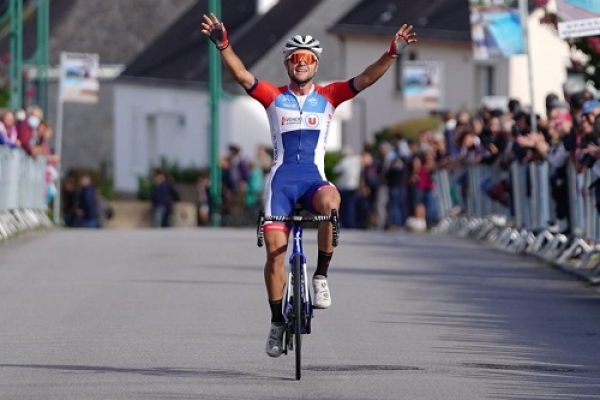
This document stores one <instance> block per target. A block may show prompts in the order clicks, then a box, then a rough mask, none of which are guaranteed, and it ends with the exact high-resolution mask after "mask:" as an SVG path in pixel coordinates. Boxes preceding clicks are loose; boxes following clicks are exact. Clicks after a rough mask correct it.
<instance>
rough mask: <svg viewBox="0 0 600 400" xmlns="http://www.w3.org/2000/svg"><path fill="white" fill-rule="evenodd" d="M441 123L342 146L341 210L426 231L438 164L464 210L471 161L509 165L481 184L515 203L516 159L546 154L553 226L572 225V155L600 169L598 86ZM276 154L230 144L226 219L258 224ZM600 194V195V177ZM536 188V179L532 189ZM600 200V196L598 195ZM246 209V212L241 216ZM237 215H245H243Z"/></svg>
mask: <svg viewBox="0 0 600 400" xmlns="http://www.w3.org/2000/svg"><path fill="white" fill-rule="evenodd" d="M436 115H438V116H439V122H440V124H439V128H438V129H431V130H423V131H422V132H420V133H419V134H418V135H417V137H404V136H403V135H402V134H394V135H391V136H387V137H384V138H383V139H381V140H378V141H377V142H376V143H371V142H369V143H365V144H364V147H363V149H362V151H361V152H359V153H355V152H353V151H352V149H351V148H349V147H344V148H343V149H342V151H341V152H340V158H339V162H338V163H337V164H336V165H335V166H334V168H333V176H330V177H329V178H330V179H331V180H332V181H333V182H334V183H335V184H336V186H337V187H338V189H339V191H340V195H341V197H342V202H341V207H340V208H341V209H340V219H341V224H342V226H343V227H345V228H348V229H352V228H356V229H385V230H388V231H395V230H399V229H407V230H410V231H425V230H427V229H429V228H431V227H433V226H435V225H436V224H437V223H438V222H439V219H440V215H441V211H442V210H441V209H440V207H441V204H440V201H439V198H438V196H437V192H436V186H435V185H436V179H435V175H436V171H439V170H441V169H444V170H447V171H449V172H450V173H451V176H452V184H453V185H452V186H453V188H455V189H456V190H453V193H452V194H454V197H453V203H454V206H455V212H461V211H465V206H466V205H465V202H466V196H467V194H466V191H467V182H468V172H467V171H468V168H467V167H468V166H470V165H486V166H491V167H496V168H498V169H500V170H503V171H506V172H507V174H506V175H505V177H504V178H502V179H500V180H498V181H496V182H489V183H488V184H487V185H481V188H478V190H483V192H484V194H485V195H487V196H489V197H490V198H491V199H492V200H494V201H497V202H499V203H500V204H503V205H504V206H506V207H508V208H510V207H511V192H510V191H511V184H510V173H509V171H510V170H509V168H510V165H511V164H512V163H513V162H514V161H517V162H519V163H532V162H540V161H547V162H548V165H549V166H550V175H549V185H550V195H551V197H552V200H553V205H554V207H555V208H554V209H553V212H552V213H551V214H552V217H553V218H554V220H552V221H548V223H549V224H550V228H551V229H555V230H559V231H562V232H564V233H569V231H570V228H571V223H570V222H571V221H570V212H569V210H570V204H569V201H570V200H569V190H568V187H569V186H568V184H569V182H568V179H569V178H568V174H567V165H568V163H569V162H571V163H572V165H575V166H576V168H577V172H581V171H583V170H584V169H586V168H589V169H592V170H593V171H594V174H595V176H596V177H600V163H598V162H597V161H598V160H600V118H599V115H600V101H598V100H596V99H595V98H594V93H593V92H592V91H591V90H581V91H579V92H576V93H572V94H563V95H562V96H559V95H557V94H554V93H550V94H548V95H547V96H546V104H545V114H544V115H533V116H532V114H531V113H530V111H529V110H528V109H527V108H526V107H524V106H523V105H522V104H521V102H520V101H519V100H517V99H510V100H508V101H507V104H506V105H505V106H504V107H500V108H498V109H494V108H490V107H487V106H482V107H481V108H479V109H478V110H475V111H472V110H459V111H458V112H451V111H440V112H437V113H436ZM270 165H271V158H270V156H269V154H268V149H267V148H265V147H264V146H260V147H259V149H258V150H257V153H256V155H255V157H253V158H250V157H248V156H246V155H245V154H244V153H243V152H242V151H241V149H240V148H239V147H237V146H235V145H231V146H229V153H228V154H227V155H225V156H224V157H222V159H221V167H222V179H223V181H222V185H223V186H222V187H223V201H222V215H223V222H224V225H231V224H239V222H240V221H241V224H242V225H251V224H252V223H253V222H254V221H255V219H256V214H257V212H258V210H259V209H260V207H261V206H262V204H261V198H262V196H261V194H262V190H263V188H264V184H265V182H266V181H267V179H268V173H269V169H270ZM208 186H209V185H208V178H207V177H206V176H204V177H203V178H202V179H201V180H200V182H199V188H200V189H199V193H200V199H201V201H200V203H201V212H202V215H204V216H205V217H204V219H203V221H204V222H203V223H204V224H208V208H207V207H208V203H209V202H208V198H209V197H208V195H209V189H208ZM595 187H596V188H597V190H596V191H597V192H598V194H597V197H598V198H599V199H600V185H595ZM530 189H531V188H529V190H530ZM597 204H598V208H599V209H600V201H598V202H597ZM236 216H237V217H236ZM236 221H237V223H236Z"/></svg>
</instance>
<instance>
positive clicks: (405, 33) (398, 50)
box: [388, 24, 417, 58]
mask: <svg viewBox="0 0 600 400" xmlns="http://www.w3.org/2000/svg"><path fill="white" fill-rule="evenodd" d="M412 29H413V26H412V25H407V24H404V25H402V26H401V27H400V29H399V30H398V32H396V36H395V37H394V39H393V40H392V43H390V49H389V50H388V54H389V55H390V57H394V58H396V57H398V56H399V55H400V54H402V52H403V51H404V49H405V48H406V47H407V46H408V45H409V44H412V43H414V42H416V41H417V38H416V36H417V34H416V33H415V32H413V31H412Z"/></svg>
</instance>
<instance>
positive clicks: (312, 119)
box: [305, 114, 319, 128]
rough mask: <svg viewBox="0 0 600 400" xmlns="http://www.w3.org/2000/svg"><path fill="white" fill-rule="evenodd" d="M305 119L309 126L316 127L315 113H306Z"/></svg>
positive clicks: (316, 118)
mask: <svg viewBox="0 0 600 400" xmlns="http://www.w3.org/2000/svg"><path fill="white" fill-rule="evenodd" d="M305 121H306V125H308V127H309V128H316V127H317V126H319V116H318V115H317V114H308V115H307V116H306V119H305Z"/></svg>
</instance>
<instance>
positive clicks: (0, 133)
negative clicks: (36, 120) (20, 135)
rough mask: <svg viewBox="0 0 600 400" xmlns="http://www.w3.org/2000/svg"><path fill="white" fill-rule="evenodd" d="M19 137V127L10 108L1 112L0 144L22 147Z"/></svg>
mask: <svg viewBox="0 0 600 400" xmlns="http://www.w3.org/2000/svg"><path fill="white" fill-rule="evenodd" d="M20 145H21V143H20V142H19V140H18V139H17V128H16V126H15V115H14V114H13V113H12V111H10V110H3V111H1V112H0V146H8V147H10V148H13V149H14V148H16V147H20Z"/></svg>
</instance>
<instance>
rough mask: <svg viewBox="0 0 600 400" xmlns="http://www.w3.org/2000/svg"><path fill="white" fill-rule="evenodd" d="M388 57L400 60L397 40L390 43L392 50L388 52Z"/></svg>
mask: <svg viewBox="0 0 600 400" xmlns="http://www.w3.org/2000/svg"><path fill="white" fill-rule="evenodd" d="M387 55H388V56H390V57H392V58H398V55H397V54H396V41H395V40H392V42H391V43H390V48H389V50H388V51H387Z"/></svg>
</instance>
